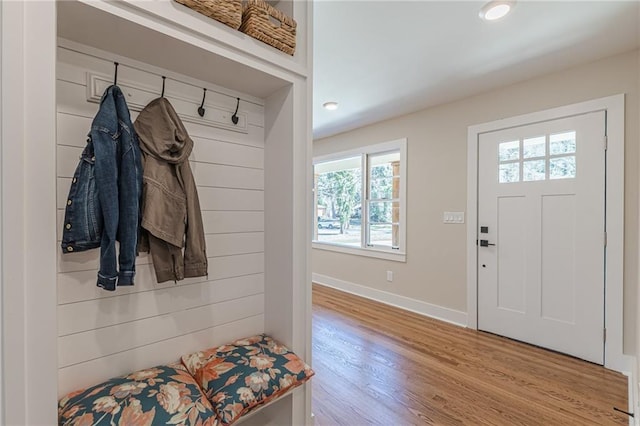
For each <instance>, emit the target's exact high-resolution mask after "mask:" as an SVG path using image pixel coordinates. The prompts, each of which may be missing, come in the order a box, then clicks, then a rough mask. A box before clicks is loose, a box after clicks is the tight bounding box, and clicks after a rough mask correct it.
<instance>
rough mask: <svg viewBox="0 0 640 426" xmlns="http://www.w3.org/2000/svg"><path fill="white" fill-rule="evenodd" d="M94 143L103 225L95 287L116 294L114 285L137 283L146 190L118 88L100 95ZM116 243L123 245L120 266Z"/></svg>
mask: <svg viewBox="0 0 640 426" xmlns="http://www.w3.org/2000/svg"><path fill="white" fill-rule="evenodd" d="M91 139H92V141H93V145H94V151H95V157H96V161H95V177H96V186H97V192H98V198H99V200H100V205H101V208H102V217H103V222H104V227H103V232H102V238H101V242H100V270H99V271H98V281H97V285H98V287H102V288H104V289H105V290H115V288H116V284H117V285H119V286H121V285H132V284H133V278H134V275H135V258H136V245H137V239H138V230H139V202H140V192H141V187H142V172H141V170H140V169H141V165H140V149H139V147H138V145H137V139H136V137H135V131H134V130H133V126H132V124H131V120H130V117H129V110H128V108H127V105H126V102H125V100H124V95H123V94H122V92H121V91H120V89H119V88H118V87H116V86H111V87H110V88H109V89H107V91H106V92H105V94H104V95H103V97H102V100H101V103H100V110H99V111H98V114H97V115H96V117H95V118H94V121H93V124H92V126H91ZM116 240H117V241H119V242H120V256H119V262H117V261H116ZM117 263H119V266H120V268H119V269H120V272H119V273H118V265H117Z"/></svg>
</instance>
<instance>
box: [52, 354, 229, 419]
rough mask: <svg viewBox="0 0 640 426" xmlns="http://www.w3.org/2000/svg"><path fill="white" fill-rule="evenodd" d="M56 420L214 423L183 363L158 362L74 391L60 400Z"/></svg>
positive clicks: (212, 414) (202, 397)
mask: <svg viewBox="0 0 640 426" xmlns="http://www.w3.org/2000/svg"><path fill="white" fill-rule="evenodd" d="M58 423H59V424H60V425H73V426H92V425H96V426H98V425H105V426H112V425H118V426H120V425H122V426H147V425H164V424H171V425H184V426H217V425H218V424H219V422H218V419H217V416H216V415H215V413H214V411H213V409H212V407H211V404H210V403H209V401H208V400H207V399H206V398H205V397H204V395H203V394H202V391H201V390H200V388H199V387H198V385H197V384H196V382H195V380H194V378H193V377H192V376H191V375H190V374H189V372H188V371H187V369H186V368H184V366H183V365H182V364H179V363H177V364H170V365H162V366H158V367H154V368H149V369H147V370H141V371H138V372H135V373H131V374H129V375H127V376H123V377H118V378H115V379H111V380H108V381H106V382H104V383H101V384H99V385H96V386H93V387H90V388H88V389H83V390H79V391H76V392H72V393H70V394H68V395H67V396H65V397H64V398H62V399H61V400H60V402H59V404H58Z"/></svg>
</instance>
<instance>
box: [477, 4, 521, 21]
mask: <svg viewBox="0 0 640 426" xmlns="http://www.w3.org/2000/svg"><path fill="white" fill-rule="evenodd" d="M515 4H516V2H515V1H514V0H511V1H510V0H495V1H490V2H489V3H487V4H485V5H484V6H482V9H480V17H481V18H482V19H484V20H485V21H495V20H498V19H500V18H503V17H504V16H505V15H506V14H507V13H509V12H511V9H513V6H515Z"/></svg>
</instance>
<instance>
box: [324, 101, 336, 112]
mask: <svg viewBox="0 0 640 426" xmlns="http://www.w3.org/2000/svg"><path fill="white" fill-rule="evenodd" d="M322 106H323V107H324V108H325V109H328V110H329V111H335V110H336V109H338V103H337V102H325V103H323V104H322Z"/></svg>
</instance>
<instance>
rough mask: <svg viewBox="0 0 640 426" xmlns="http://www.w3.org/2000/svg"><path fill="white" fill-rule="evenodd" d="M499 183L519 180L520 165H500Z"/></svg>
mask: <svg viewBox="0 0 640 426" xmlns="http://www.w3.org/2000/svg"><path fill="white" fill-rule="evenodd" d="M499 172H500V173H499V182H500V183H510V182H518V181H519V180H520V163H519V162H517V163H503V164H500V169H499Z"/></svg>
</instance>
